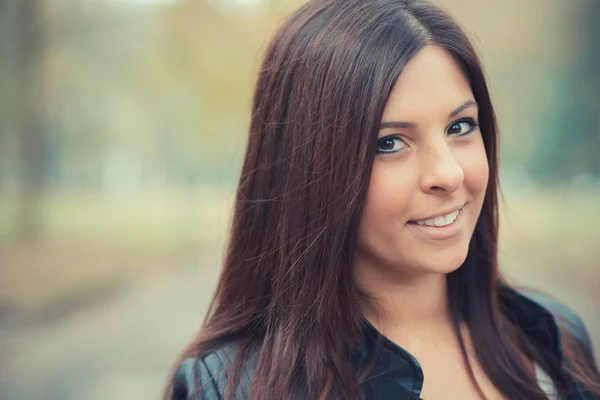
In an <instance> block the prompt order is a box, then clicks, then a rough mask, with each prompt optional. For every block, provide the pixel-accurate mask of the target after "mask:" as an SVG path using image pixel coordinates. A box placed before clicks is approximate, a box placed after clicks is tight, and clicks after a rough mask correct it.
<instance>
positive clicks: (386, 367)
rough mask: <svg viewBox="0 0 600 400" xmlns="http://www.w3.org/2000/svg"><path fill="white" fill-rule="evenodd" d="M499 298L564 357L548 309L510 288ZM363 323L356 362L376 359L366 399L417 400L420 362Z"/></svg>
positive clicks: (526, 328) (511, 316)
mask: <svg viewBox="0 0 600 400" xmlns="http://www.w3.org/2000/svg"><path fill="white" fill-rule="evenodd" d="M498 299H499V305H500V309H501V311H502V312H503V313H504V314H505V315H507V316H508V318H509V319H510V320H511V321H512V322H513V323H515V324H517V325H518V326H519V327H520V328H521V329H522V330H523V331H524V332H525V333H526V334H527V335H528V336H529V337H531V338H532V339H533V340H534V341H535V342H536V343H538V344H539V345H541V346H543V347H544V348H546V349H548V350H549V351H551V352H552V353H553V354H555V355H556V356H557V357H560V358H562V355H561V350H560V349H561V343H560V342H561V338H560V332H559V329H558V325H557V323H556V321H555V319H554V317H553V315H552V314H551V313H550V312H549V311H548V310H546V309H545V308H544V307H542V306H541V305H539V304H537V303H536V302H534V301H533V300H531V299H529V298H527V297H525V296H524V295H522V294H520V293H518V292H517V291H516V290H514V289H511V288H508V287H502V288H500V289H499V292H498ZM364 321H365V328H364V340H363V342H361V343H360V344H359V345H358V347H357V348H356V352H355V355H354V359H353V362H354V363H355V365H356V366H357V367H361V366H365V365H367V364H368V363H369V361H371V360H373V357H375V359H376V360H377V361H376V362H375V365H374V367H373V369H372V370H371V372H370V374H369V379H368V380H367V381H366V382H365V385H364V388H365V395H366V397H365V398H367V399H368V398H377V399H381V400H392V399H394V400H397V399H398V398H399V397H398V393H399V392H400V391H404V392H405V394H406V395H407V398H410V399H413V398H414V399H418V398H419V394H420V393H421V389H422V388H423V380H424V376H423V369H422V368H421V365H420V364H419V361H418V360H417V359H416V358H415V357H414V356H413V355H412V354H410V353H409V352H408V351H406V350H405V349H403V348H402V347H400V346H398V345H397V344H395V343H394V342H392V341H391V340H390V339H388V338H387V337H385V336H384V335H382V334H381V333H380V332H379V331H378V330H377V329H376V328H375V327H374V326H373V325H371V324H370V323H369V322H368V321H367V320H364ZM386 389H390V390H386Z"/></svg>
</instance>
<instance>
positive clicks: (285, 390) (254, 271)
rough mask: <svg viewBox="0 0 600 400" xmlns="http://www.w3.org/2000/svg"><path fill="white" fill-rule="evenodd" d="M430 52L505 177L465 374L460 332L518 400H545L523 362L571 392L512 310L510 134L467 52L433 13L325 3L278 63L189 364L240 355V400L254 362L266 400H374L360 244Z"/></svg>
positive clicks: (374, 0)
mask: <svg viewBox="0 0 600 400" xmlns="http://www.w3.org/2000/svg"><path fill="white" fill-rule="evenodd" d="M431 44H434V45H437V46H441V47H443V48H445V49H446V50H447V51H449V52H450V53H451V54H452V55H453V56H454V57H455V59H456V61H457V62H458V63H459V65H460V66H461V67H462V68H463V69H464V71H465V74H466V76H467V77H468V79H469V81H470V84H471V87H472V90H473V94H474V96H475V99H476V101H477V103H478V104H479V123H480V127H481V132H482V135H483V140H484V144H485V149H486V153H487V157H488V160H489V169H490V179H489V184H488V188H487V193H486V197H485V201H484V204H483V209H482V211H481V215H480V217H479V220H478V223H477V226H476V228H475V232H474V235H473V237H472V240H471V244H470V248H469V252H468V256H467V259H466V261H465V262H464V264H463V265H462V266H461V268H459V269H458V270H456V271H455V272H453V273H451V274H450V275H449V276H448V288H449V290H448V295H449V304H450V309H451V313H452V317H453V320H454V321H455V326H456V332H457V335H458V337H459V339H460V343H461V347H462V351H463V357H464V360H465V363H466V365H467V366H469V361H468V358H467V355H466V351H465V346H464V341H463V338H462V336H461V333H460V329H458V326H459V323H465V324H466V325H467V326H468V327H469V329H470V333H471V336H472V341H473V346H474V348H475V352H476V355H477V357H478V360H479V362H480V363H481V365H482V367H483V369H484V370H485V372H486V374H487V375H488V377H489V378H490V379H491V381H492V382H493V384H494V385H495V386H496V387H497V388H498V389H499V390H500V391H501V392H502V393H503V394H504V395H506V396H507V397H508V398H511V399H523V400H534V399H546V396H545V395H544V393H543V392H542V391H541V390H540V388H539V387H538V385H537V383H536V379H535V376H534V375H533V373H532V372H531V371H529V370H528V369H527V368H525V367H524V364H523V362H522V357H523V356H526V357H527V358H528V359H529V360H531V361H534V362H536V363H538V364H540V365H541V366H542V367H544V369H545V370H546V371H549V374H550V375H551V376H552V378H553V379H554V380H555V383H556V385H557V387H559V388H560V387H563V386H562V379H561V375H562V370H561V367H560V360H558V359H553V358H552V357H550V356H548V355H546V354H544V353H543V352H540V351H537V350H536V346H535V344H534V343H532V342H530V341H529V340H528V339H527V337H526V336H524V335H522V334H521V333H520V332H519V330H518V329H517V328H516V324H514V323H513V322H511V321H510V320H509V319H508V318H507V317H506V316H505V315H504V314H503V313H502V311H501V310H500V305H499V303H498V291H499V289H500V288H501V287H503V286H504V285H506V283H505V282H503V281H502V279H501V278H500V277H499V274H498V271H497V259H496V253H497V238H498V195H497V193H498V165H497V151H498V150H497V127H496V119H495V115H494V110H493V107H492V104H491V101H490V96H489V93H488V89H487V86H486V82H485V77H484V73H483V71H482V67H481V64H480V61H479V59H478V57H477V54H476V52H475V50H474V49H473V47H472V45H471V44H470V42H469V40H468V38H467V37H466V36H465V34H464V33H463V31H462V30H461V29H460V27H459V26H458V25H457V24H456V23H455V22H454V21H453V20H452V19H451V18H450V17H449V16H448V15H447V14H446V13H444V12H443V11H442V10H440V9H439V8H437V7H436V6H434V5H432V4H430V3H427V2H425V1H417V0H369V1H365V0H313V1H311V2H309V3H307V4H306V5H304V6H303V7H301V8H300V9H299V10H298V11H297V12H296V13H294V14H293V15H292V16H291V17H290V18H289V19H288V20H287V21H286V22H285V23H284V24H283V26H282V27H281V29H280V30H279V32H278V33H277V34H276V36H275V37H274V39H273V40H272V42H271V44H270V46H269V48H268V50H267V52H266V56H265V59H264V63H263V65H262V68H261V70H260V73H259V77H258V82H257V84H256V91H255V94H254V100H253V108H252V120H251V124H250V132H249V139H248V144H247V149H246V154H245V160H244V165H243V169H242V173H241V177H240V181H239V185H238V190H237V194H236V200H235V209H234V214H233V221H232V226H231V235H230V239H229V245H228V248H227V252H226V255H225V259H224V266H223V271H222V274H221V277H220V280H219V283H218V286H217V289H216V292H215V295H214V298H213V301H212V302H211V305H210V308H209V311H208V313H207V317H206V320H205V322H204V326H203V329H202V330H201V332H200V334H199V335H198V337H197V339H196V340H195V341H194V342H193V343H192V344H191V345H190V346H189V347H188V348H187V349H186V351H185V352H184V353H183V355H182V357H181V360H183V359H184V358H187V357H192V356H201V355H203V354H206V353H208V352H210V351H212V350H215V349H217V348H219V347H221V346H223V345H225V344H227V343H231V342H234V341H235V342H236V343H237V344H238V347H237V349H238V351H237V356H236V360H235V363H234V365H233V366H232V370H231V374H230V379H229V383H228V388H227V391H226V397H227V398H233V393H234V388H235V385H236V381H237V380H238V376H239V373H240V368H241V365H242V364H243V363H244V362H245V361H246V359H247V358H248V357H250V356H252V357H256V358H255V361H256V363H257V364H256V369H255V371H254V373H253V377H252V385H251V394H250V397H251V398H252V399H259V400H260V399H265V400H272V399H331V398H340V397H341V398H343V399H359V398H360V397H361V394H360V390H359V387H360V384H361V380H362V379H364V377H365V376H366V373H364V371H363V373H361V374H360V375H357V373H356V371H354V370H353V369H352V366H351V363H350V357H351V355H352V351H353V349H354V348H355V346H356V345H357V343H359V342H360V341H361V339H362V336H361V335H362V332H363V328H364V327H363V320H362V314H361V310H362V307H363V305H364V304H365V302H368V301H369V298H368V296H366V295H365V294H364V293H361V292H360V291H359V289H358V288H357V287H356V286H355V283H354V282H353V274H352V265H353V257H354V251H355V246H356V236H357V228H358V224H359V221H360V216H361V213H362V208H363V203H364V200H365V196H366V190H367V187H368V182H369V177H370V172H371V166H372V163H373V159H374V155H375V146H376V141H377V135H378V130H379V124H380V122H381V116H382V113H383V109H384V106H385V104H386V101H387V97H388V95H389V93H390V92H391V90H392V87H393V85H394V83H395V81H396V79H397V77H398V76H399V74H400V73H401V72H402V70H403V68H404V67H405V65H406V64H407V63H408V61H409V60H410V59H411V58H412V57H413V56H414V55H415V54H416V53H417V52H418V51H419V50H420V49H421V48H423V47H424V46H426V45H431ZM181 360H180V361H181ZM469 371H470V374H471V379H472V380H473V382H475V383H476V381H475V378H474V376H473V373H472V371H471V369H470V367H469ZM480 393H481V391H480Z"/></svg>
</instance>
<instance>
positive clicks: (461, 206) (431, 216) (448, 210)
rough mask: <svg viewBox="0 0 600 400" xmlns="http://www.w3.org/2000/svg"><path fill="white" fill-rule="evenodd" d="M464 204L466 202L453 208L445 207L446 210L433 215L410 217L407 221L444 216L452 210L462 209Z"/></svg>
mask: <svg viewBox="0 0 600 400" xmlns="http://www.w3.org/2000/svg"><path fill="white" fill-rule="evenodd" d="M466 204H467V203H463V204H462V205H460V206H456V207H454V208H449V209H447V210H446V211H442V212H440V213H437V214H434V215H430V216H429V217H424V218H415V219H411V220H410V221H409V222H411V221H424V220H426V219H433V218H436V217H444V216H446V215H448V214H450V213H451V212H453V211H456V210H462V209H463V207H464V206H465V205H466Z"/></svg>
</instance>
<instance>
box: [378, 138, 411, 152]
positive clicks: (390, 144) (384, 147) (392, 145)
mask: <svg viewBox="0 0 600 400" xmlns="http://www.w3.org/2000/svg"><path fill="white" fill-rule="evenodd" d="M404 147H406V144H405V143H404V142H403V141H402V139H400V138H399V137H397V136H389V137H385V138H382V139H379V140H378V141H377V153H380V154H391V153H397V152H399V151H400V150H402V149H404Z"/></svg>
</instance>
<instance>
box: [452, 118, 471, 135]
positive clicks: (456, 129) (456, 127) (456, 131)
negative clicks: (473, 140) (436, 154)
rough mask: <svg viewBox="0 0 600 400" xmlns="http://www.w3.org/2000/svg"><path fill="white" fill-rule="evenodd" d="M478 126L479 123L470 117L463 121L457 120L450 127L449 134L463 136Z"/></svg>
mask: <svg viewBox="0 0 600 400" xmlns="http://www.w3.org/2000/svg"><path fill="white" fill-rule="evenodd" d="M476 126H477V123H476V122H475V121H474V120H473V119H471V118H469V119H463V120H461V121H456V122H455V123H453V124H452V125H450V127H449V128H448V135H457V136H463V135H467V134H469V133H471V132H472V131H473V129H475V127H476Z"/></svg>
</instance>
